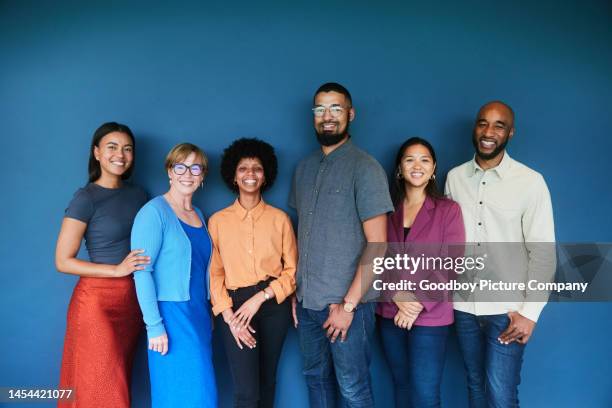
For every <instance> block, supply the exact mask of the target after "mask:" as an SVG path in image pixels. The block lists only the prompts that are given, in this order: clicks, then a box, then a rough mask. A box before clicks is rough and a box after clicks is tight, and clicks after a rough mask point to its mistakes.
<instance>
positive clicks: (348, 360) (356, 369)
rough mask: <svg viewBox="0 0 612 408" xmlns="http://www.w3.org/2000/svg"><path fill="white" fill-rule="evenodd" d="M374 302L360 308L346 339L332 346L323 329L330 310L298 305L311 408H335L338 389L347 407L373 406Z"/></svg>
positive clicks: (301, 346)
mask: <svg viewBox="0 0 612 408" xmlns="http://www.w3.org/2000/svg"><path fill="white" fill-rule="evenodd" d="M374 307H375V304H374V303H367V304H361V305H359V306H358V307H357V308H356V309H355V311H354V312H353V313H354V314H355V315H354V316H353V321H352V323H351V327H350V328H349V330H348V333H347V337H346V340H345V341H344V342H341V341H340V339H337V340H336V342H335V343H331V342H330V340H329V339H328V338H327V337H326V331H325V330H323V323H324V322H325V320H327V318H328V316H329V309H328V308H325V309H323V310H321V311H316V310H310V309H304V308H303V307H302V304H301V303H298V306H297V317H298V321H299V323H298V336H299V340H300V348H301V350H302V356H303V359H304V376H305V377H306V384H307V385H308V399H309V401H310V407H312V408H319V407H321V408H330V407H335V406H336V401H337V389H338V388H340V395H341V396H342V400H343V402H344V404H345V405H346V406H347V407H368V408H369V407H373V406H374V398H373V395H372V385H371V382H370V347H371V340H372V335H373V334H374V326H375V318H374Z"/></svg>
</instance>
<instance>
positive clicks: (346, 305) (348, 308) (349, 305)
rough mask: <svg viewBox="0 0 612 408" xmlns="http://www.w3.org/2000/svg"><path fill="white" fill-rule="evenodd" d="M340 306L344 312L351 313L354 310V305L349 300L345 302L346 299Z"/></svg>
mask: <svg viewBox="0 0 612 408" xmlns="http://www.w3.org/2000/svg"><path fill="white" fill-rule="evenodd" d="M342 308H343V309H344V311H345V312H346V313H353V312H354V311H355V305H354V304H352V303H351V302H347V301H346V300H345V301H344V303H343V304H342Z"/></svg>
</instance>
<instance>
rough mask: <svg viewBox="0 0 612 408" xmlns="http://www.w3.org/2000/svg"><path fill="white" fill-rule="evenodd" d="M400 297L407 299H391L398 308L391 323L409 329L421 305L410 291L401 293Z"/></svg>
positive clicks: (417, 315)
mask: <svg viewBox="0 0 612 408" xmlns="http://www.w3.org/2000/svg"><path fill="white" fill-rule="evenodd" d="M402 299H407V300H405V301H400V300H395V299H394V300H393V302H394V303H395V305H396V306H397V308H398V309H399V310H398V311H397V313H396V314H395V317H394V318H393V323H395V325H396V326H397V327H399V328H400V329H406V330H410V329H411V328H412V325H413V324H414V322H415V321H416V319H417V317H419V314H420V313H421V311H422V310H423V305H422V304H421V302H419V301H418V300H416V297H415V296H414V294H412V293H403V294H402Z"/></svg>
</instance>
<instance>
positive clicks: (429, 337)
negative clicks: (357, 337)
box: [377, 316, 450, 408]
mask: <svg viewBox="0 0 612 408" xmlns="http://www.w3.org/2000/svg"><path fill="white" fill-rule="evenodd" d="M377 320H378V330H379V332H380V339H381V342H382V347H383V350H384V353H385V357H386V359H387V363H388V364H389V368H390V369H391V376H392V377H393V387H394V395H395V406H396V407H398V408H399V407H402V408H409V407H414V408H428V407H439V406H440V384H441V383H442V372H443V370H444V360H445V356H446V340H447V339H448V332H449V327H450V326H438V327H429V326H412V329H410V330H406V329H400V328H399V327H397V326H396V325H395V324H394V323H393V319H385V318H384V317H381V316H378V318H377Z"/></svg>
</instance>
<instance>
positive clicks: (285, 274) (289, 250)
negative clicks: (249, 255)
mask: <svg viewBox="0 0 612 408" xmlns="http://www.w3.org/2000/svg"><path fill="white" fill-rule="evenodd" d="M282 233H283V240H282V245H283V249H282V259H283V270H282V271H281V273H280V276H279V277H278V278H277V279H275V280H273V281H272V282H271V283H270V288H272V290H273V291H274V295H275V296H276V301H277V302H278V303H282V302H283V301H284V300H285V299H286V298H287V297H288V296H290V295H291V294H292V293H293V292H295V272H296V269H297V257H298V256H297V242H296V239H295V233H294V232H293V226H292V225H291V220H289V217H287V216H286V215H285V217H284V220H283V232H282Z"/></svg>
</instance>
